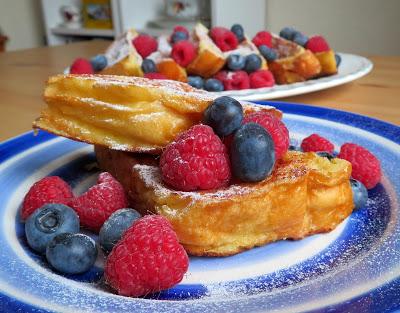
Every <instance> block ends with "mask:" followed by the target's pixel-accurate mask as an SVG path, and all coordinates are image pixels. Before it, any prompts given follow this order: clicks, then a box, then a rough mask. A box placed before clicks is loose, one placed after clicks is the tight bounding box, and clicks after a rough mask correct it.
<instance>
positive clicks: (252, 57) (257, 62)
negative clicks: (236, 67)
mask: <svg viewBox="0 0 400 313" xmlns="http://www.w3.org/2000/svg"><path fill="white" fill-rule="evenodd" d="M260 68H261V58H260V57H259V56H258V55H257V54H254V53H252V54H249V55H248V56H247V57H246V64H245V66H244V69H245V71H246V72H248V73H251V72H254V71H257V70H258V69H260Z"/></svg>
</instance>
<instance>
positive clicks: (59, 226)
mask: <svg viewBox="0 0 400 313" xmlns="http://www.w3.org/2000/svg"><path fill="white" fill-rule="evenodd" d="M78 231H79V217H78V215H77V214H76V213H75V211H74V210H73V209H71V208H70V207H68V206H66V205H64V204H57V203H52V204H45V205H44V206H42V207H40V208H39V209H37V210H36V211H35V212H33V214H32V215H31V216H29V217H28V219H27V220H26V223H25V235H26V239H27V241H28V244H29V246H30V247H31V248H32V249H33V250H35V251H37V252H40V253H44V252H45V251H46V246H47V244H48V243H49V242H50V241H51V240H52V239H53V238H54V237H55V236H57V235H58V234H61V233H66V232H68V233H77V232H78Z"/></svg>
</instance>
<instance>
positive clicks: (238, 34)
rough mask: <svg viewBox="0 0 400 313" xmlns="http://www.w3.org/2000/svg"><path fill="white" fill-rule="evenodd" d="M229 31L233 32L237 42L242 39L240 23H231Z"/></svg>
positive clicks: (242, 30)
mask: <svg viewBox="0 0 400 313" xmlns="http://www.w3.org/2000/svg"><path fill="white" fill-rule="evenodd" d="M231 32H232V33H234V34H235V36H236V38H237V39H238V41H239V42H242V41H243V40H244V29H243V26H242V25H240V24H234V25H232V27H231Z"/></svg>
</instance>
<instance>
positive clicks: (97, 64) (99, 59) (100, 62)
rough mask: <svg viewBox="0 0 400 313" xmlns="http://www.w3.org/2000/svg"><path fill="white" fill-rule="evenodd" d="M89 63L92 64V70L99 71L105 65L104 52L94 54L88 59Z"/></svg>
mask: <svg viewBox="0 0 400 313" xmlns="http://www.w3.org/2000/svg"><path fill="white" fill-rule="evenodd" d="M90 63H91V64H92V67H93V70H94V71H95V72H98V71H101V70H102V69H104V68H105V67H106V66H107V63H108V62H107V58H106V56H105V55H104V54H99V55H96V56H95V57H93V58H91V59H90Z"/></svg>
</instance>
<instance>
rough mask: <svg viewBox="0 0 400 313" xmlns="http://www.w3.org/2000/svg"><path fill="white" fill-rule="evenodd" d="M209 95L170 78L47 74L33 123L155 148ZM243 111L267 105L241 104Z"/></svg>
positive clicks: (139, 148) (99, 141) (187, 122)
mask: <svg viewBox="0 0 400 313" xmlns="http://www.w3.org/2000/svg"><path fill="white" fill-rule="evenodd" d="M214 98H215V96H213V95H211V94H210V93H208V92H206V91H201V90H199V89H195V88H192V87H191V86H189V85H187V84H184V83H181V82H177V81H171V80H150V79H146V78H141V77H126V76H112V75H58V76H53V77H50V78H49V80H48V82H47V85H46V88H45V91H44V100H45V101H46V103H47V107H46V108H45V109H43V110H42V112H41V116H40V117H39V118H38V119H37V120H36V121H35V122H34V123H33V127H34V128H40V129H43V130H46V131H49V132H51V133H54V134H56V135H60V136H64V137H68V138H72V139H75V140H79V141H84V142H87V143H91V144H96V145H101V146H105V147H109V148H112V149H116V150H125V151H134V152H147V153H154V154H157V153H160V151H161V150H162V149H163V148H164V147H165V146H166V145H167V144H168V143H170V142H171V141H172V140H174V139H175V138H176V136H177V135H178V134H180V133H181V132H182V131H184V130H187V129H189V128H190V127H191V126H193V125H194V124H197V123H199V122H200V121H201V119H202V113H203V111H204V110H205V109H206V108H207V107H208V105H209V104H210V103H211V102H212V101H213V99H214ZM243 106H244V110H245V111H249V110H251V111H254V110H267V111H269V112H272V113H273V114H275V115H276V116H278V117H281V115H282V113H281V112H280V111H278V110H276V109H274V108H272V107H268V106H254V105H249V104H247V105H246V104H244V105H243Z"/></svg>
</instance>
